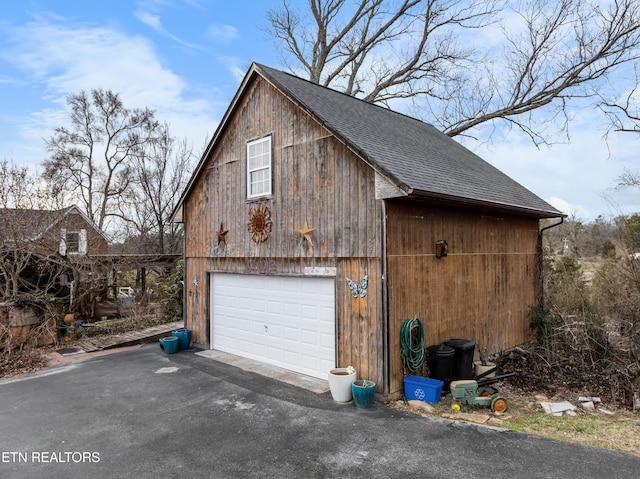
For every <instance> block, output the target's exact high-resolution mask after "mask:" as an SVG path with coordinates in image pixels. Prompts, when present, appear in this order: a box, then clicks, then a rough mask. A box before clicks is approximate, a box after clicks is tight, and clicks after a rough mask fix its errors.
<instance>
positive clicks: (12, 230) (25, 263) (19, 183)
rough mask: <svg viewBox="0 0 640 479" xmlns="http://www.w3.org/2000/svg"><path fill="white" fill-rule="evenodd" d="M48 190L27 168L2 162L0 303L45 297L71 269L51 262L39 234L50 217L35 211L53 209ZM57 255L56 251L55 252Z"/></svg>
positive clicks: (0, 169) (0, 177)
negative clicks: (63, 274) (66, 271)
mask: <svg viewBox="0 0 640 479" xmlns="http://www.w3.org/2000/svg"><path fill="white" fill-rule="evenodd" d="M52 204H53V199H52V197H51V196H50V195H49V194H48V191H47V188H45V187H44V186H43V185H41V184H40V182H39V181H38V178H37V177H36V176H35V175H34V174H33V173H32V172H31V171H30V170H29V168H27V167H24V166H23V167H19V166H16V165H15V164H13V163H11V162H9V161H6V160H5V161H2V162H0V299H2V300H3V301H5V300H7V299H11V298H16V297H17V296H19V295H21V294H30V295H31V296H39V297H43V295H46V293H47V291H48V290H50V289H51V288H52V287H54V284H55V280H56V278H57V276H58V275H59V274H60V272H61V271H65V270H66V268H67V265H66V264H65V262H64V261H63V260H60V258H57V257H49V258H47V254H46V253H43V251H46V250H47V248H46V246H47V245H46V244H45V243H46V241H47V240H48V239H49V238H45V237H39V236H35V232H38V231H44V230H46V227H47V219H48V217H47V215H33V214H32V213H33V211H34V210H35V211H39V210H47V209H49V210H50V209H51V206H52ZM54 251H55V249H54Z"/></svg>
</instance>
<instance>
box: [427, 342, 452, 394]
mask: <svg viewBox="0 0 640 479" xmlns="http://www.w3.org/2000/svg"><path fill="white" fill-rule="evenodd" d="M455 353H456V350H455V349H453V348H452V347H450V346H447V345H445V344H436V345H435V346H429V347H428V348H427V366H429V376H431V377H432V378H434V379H439V380H440V381H444V382H445V385H446V384H449V381H451V380H452V379H453V372H454V371H453V366H454V358H455Z"/></svg>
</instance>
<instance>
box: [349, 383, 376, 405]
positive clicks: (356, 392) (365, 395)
mask: <svg viewBox="0 0 640 479" xmlns="http://www.w3.org/2000/svg"><path fill="white" fill-rule="evenodd" d="M375 392H376V383H374V382H373V381H369V380H367V379H359V380H357V381H353V383H352V384H351V394H352V395H353V402H354V403H355V405H356V406H357V407H359V408H363V409H366V408H370V407H371V405H372V404H373V395H374V394H375Z"/></svg>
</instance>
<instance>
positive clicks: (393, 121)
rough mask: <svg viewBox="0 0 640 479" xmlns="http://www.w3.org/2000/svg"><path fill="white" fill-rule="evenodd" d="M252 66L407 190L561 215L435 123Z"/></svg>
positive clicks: (545, 214) (536, 213)
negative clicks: (442, 130)
mask: <svg viewBox="0 0 640 479" xmlns="http://www.w3.org/2000/svg"><path fill="white" fill-rule="evenodd" d="M253 68H255V69H256V70H257V72H258V73H260V74H261V75H263V76H264V77H265V78H266V79H267V80H268V81H269V82H270V83H272V84H273V85H274V86H275V87H276V88H278V89H279V90H281V91H282V92H283V93H284V94H286V95H287V96H288V97H289V98H291V99H292V100H293V101H295V102H296V103H298V105H299V106H300V107H301V108H303V109H304V110H306V111H307V112H308V113H309V114H310V115H311V116H313V117H315V118H316V119H317V120H318V121H319V122H320V123H321V124H322V125H323V126H324V127H325V128H327V129H329V130H330V131H331V132H332V133H333V134H335V135H336V136H337V137H339V138H341V139H342V140H343V141H344V142H345V143H347V144H348V145H350V146H351V147H352V149H354V150H355V151H356V152H358V153H359V154H360V155H362V156H363V159H364V160H366V161H367V162H369V163H370V164H371V165H372V166H373V167H374V168H375V169H377V170H379V171H381V173H383V174H384V175H385V176H387V177H388V178H389V179H391V180H392V181H395V183H396V185H397V186H398V187H400V188H401V189H402V190H404V191H406V192H407V193H410V194H414V195H422V196H427V197H434V198H442V199H449V200H452V201H455V200H460V201H463V202H464V200H471V201H472V202H478V203H485V204H487V205H491V204H493V205H496V206H497V205H500V206H502V207H509V208H515V209H518V210H525V211H528V212H529V213H531V214H534V215H536V216H542V217H558V216H561V215H562V213H561V212H559V211H558V210H557V209H555V208H554V207H553V206H551V205H549V204H548V203H547V202H546V201H544V200H542V199H541V198H539V197H538V196H536V195H535V194H533V193H532V192H531V191H529V190H528V189H526V188H525V187H524V186H522V185H520V184H519V183H518V182H516V181H514V180H513V179H511V178H510V177H509V176H507V175H505V174H504V173H502V172H501V171H500V170H498V169H497V168H495V167H494V166H492V165H491V164H489V163H487V162H486V161H485V160H483V159H482V158H480V157H479V156H478V155H476V154H475V153H473V152H472V151H470V150H468V149H467V148H465V147H464V146H462V145H461V144H460V143H458V142H456V141H455V140H453V139H452V138H450V137H449V136H447V135H445V134H444V133H442V132H441V131H439V130H437V129H436V128H435V127H434V126H433V125H430V124H428V123H425V122H422V121H420V120H416V119H415V118H411V117H409V116H406V115H402V114H400V113H396V112H394V111H392V110H389V109H387V108H383V107H380V106H377V105H374V104H372V103H368V102H365V101H362V100H359V99H357V98H354V97H352V96H349V95H345V94H343V93H340V92H337V91H335V90H331V89H329V88H326V87H322V86H319V85H317V84H315V83H311V82H309V81H307V80H303V79H301V78H298V77H296V76H293V75H290V74H288V73H285V72H282V71H279V70H275V69H273V68H269V67H267V66H264V65H260V64H254V66H253Z"/></svg>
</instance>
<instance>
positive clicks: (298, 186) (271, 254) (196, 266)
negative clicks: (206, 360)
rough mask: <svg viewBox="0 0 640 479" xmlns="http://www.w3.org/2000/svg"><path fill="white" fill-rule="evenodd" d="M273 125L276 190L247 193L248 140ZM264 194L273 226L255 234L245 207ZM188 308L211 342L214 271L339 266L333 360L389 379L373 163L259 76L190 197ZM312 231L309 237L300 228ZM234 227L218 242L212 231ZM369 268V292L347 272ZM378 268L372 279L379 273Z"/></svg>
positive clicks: (290, 271) (196, 331)
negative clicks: (362, 293)
mask: <svg viewBox="0 0 640 479" xmlns="http://www.w3.org/2000/svg"><path fill="white" fill-rule="evenodd" d="M267 135H271V140H272V153H273V160H272V168H273V171H272V172H273V195H272V196H271V197H269V198H264V199H262V200H254V201H249V200H247V199H246V142H247V141H250V140H254V139H258V138H263V137H265V136H267ZM256 201H262V202H263V203H264V204H265V205H266V206H267V207H268V208H269V210H270V212H271V220H272V231H271V233H270V235H269V237H268V239H267V240H266V241H265V242H263V243H260V244H256V243H255V242H254V241H253V240H252V239H251V237H250V235H249V232H248V230H247V221H248V212H249V209H250V208H251V206H252V205H253V204H254V203H255V202H256ZM184 222H185V235H186V248H185V257H186V270H185V288H186V291H185V294H186V298H185V299H186V304H185V317H186V323H187V327H189V328H190V329H192V330H193V340H194V342H195V343H196V344H198V345H201V346H203V347H209V327H210V325H209V320H210V318H209V310H208V304H209V297H208V295H209V283H208V273H209V272H212V271H227V272H236V273H252V274H256V273H258V274H284V275H293V276H301V275H304V274H305V267H307V266H315V267H335V268H336V271H337V273H336V338H337V344H336V351H337V357H336V364H337V365H338V366H347V365H350V364H351V365H353V366H355V367H356V368H357V369H358V371H359V376H361V377H367V378H368V379H372V380H374V381H376V382H377V383H378V384H380V385H382V384H384V380H385V375H384V367H383V356H384V349H383V338H384V328H383V319H382V311H383V309H382V299H381V298H382V284H381V281H380V280H379V278H380V271H381V266H380V265H381V259H380V255H381V243H382V240H381V237H382V204H381V202H380V201H376V200H375V182H374V171H373V170H372V169H371V168H370V167H369V166H367V165H366V164H365V163H364V162H362V161H361V160H359V159H358V158H357V157H356V156H355V155H354V154H353V153H352V152H350V151H349V150H348V149H346V148H345V147H344V145H343V144H341V143H340V142H339V141H337V140H336V139H335V138H334V137H333V136H332V135H330V133H329V132H328V131H327V130H326V129H324V128H323V127H322V126H320V125H319V124H318V123H317V122H316V121H314V120H313V119H312V118H311V117H310V116H308V115H307V114H306V113H305V112H303V111H302V110H300V109H299V108H298V107H297V106H296V105H294V104H292V103H291V102H290V101H289V100H288V99H287V98H286V97H285V96H284V95H282V94H281V93H280V92H278V91H277V90H275V89H274V88H273V87H272V86H271V85H269V84H268V83H267V82H266V81H264V80H263V79H257V80H256V81H254V82H253V83H251V84H249V85H248V86H247V88H246V89H245V92H244V94H243V95H242V97H241V98H240V99H239V101H238V103H237V105H236V110H235V112H234V114H232V115H231V116H230V118H229V121H228V122H227V124H226V125H225V129H224V131H222V132H221V134H220V135H219V137H218V140H217V143H216V145H215V146H214V147H213V148H212V152H211V156H210V157H209V158H208V159H207V160H206V164H205V166H204V168H203V170H202V173H201V175H200V177H199V178H197V179H196V181H195V182H194V184H193V187H192V189H191V191H190V193H189V195H188V197H187V198H186V199H185V202H184ZM305 222H307V224H308V225H309V227H311V228H315V231H313V232H312V233H311V237H312V241H313V245H311V244H309V243H308V242H307V241H305V240H304V239H303V237H302V235H301V234H300V233H298V230H299V229H301V228H303V226H304V224H305ZM221 224H222V225H223V227H224V229H225V230H228V233H227V235H226V244H225V245H219V244H218V240H217V236H216V234H215V232H216V231H218V230H219V229H220V225H221ZM366 274H368V275H369V277H370V278H371V279H370V283H369V288H368V294H367V297H366V298H357V299H356V298H353V297H352V296H351V294H350V290H349V288H348V286H347V283H346V277H349V278H352V279H354V280H355V281H359V280H360V279H361V278H362V277H363V276H364V275H366ZM374 278H376V279H374Z"/></svg>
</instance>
